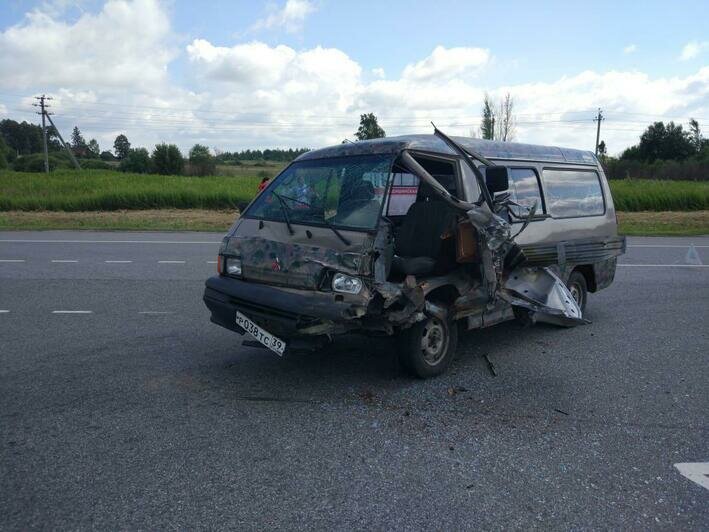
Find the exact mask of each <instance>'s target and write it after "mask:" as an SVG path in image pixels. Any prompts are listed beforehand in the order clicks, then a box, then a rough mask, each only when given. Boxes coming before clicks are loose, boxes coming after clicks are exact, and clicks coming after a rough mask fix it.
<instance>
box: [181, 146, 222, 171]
mask: <svg viewBox="0 0 709 532" xmlns="http://www.w3.org/2000/svg"><path fill="white" fill-rule="evenodd" d="M216 170H217V162H216V160H215V159H214V157H212V154H211V153H209V148H207V146H202V145H201V144H195V145H194V146H192V149H191V150H190V166H189V169H188V173H189V174H190V175H195V176H205V175H214V174H215V172H216Z"/></svg>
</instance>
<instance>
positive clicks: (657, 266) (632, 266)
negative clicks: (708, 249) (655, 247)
mask: <svg viewBox="0 0 709 532" xmlns="http://www.w3.org/2000/svg"><path fill="white" fill-rule="evenodd" d="M618 266H626V267H631V268H709V264H620V263H619V264H618Z"/></svg>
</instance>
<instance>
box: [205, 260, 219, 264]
mask: <svg viewBox="0 0 709 532" xmlns="http://www.w3.org/2000/svg"><path fill="white" fill-rule="evenodd" d="M216 263H217V261H216V260H208V261H207V264H216Z"/></svg>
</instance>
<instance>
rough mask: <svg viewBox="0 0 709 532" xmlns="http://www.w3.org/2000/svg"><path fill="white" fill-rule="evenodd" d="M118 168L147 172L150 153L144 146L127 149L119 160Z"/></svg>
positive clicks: (141, 172) (127, 170) (138, 172)
mask: <svg viewBox="0 0 709 532" xmlns="http://www.w3.org/2000/svg"><path fill="white" fill-rule="evenodd" d="M120 169H121V170H122V171H124V172H133V173H136V174H147V173H148V172H149V171H150V154H149V153H148V150H146V149H145V148H136V149H132V150H128V153H127V154H126V156H125V157H124V158H123V159H122V160H121V166H120Z"/></svg>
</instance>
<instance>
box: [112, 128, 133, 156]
mask: <svg viewBox="0 0 709 532" xmlns="http://www.w3.org/2000/svg"><path fill="white" fill-rule="evenodd" d="M113 150H114V151H115V152H116V157H118V158H119V159H125V158H126V157H127V156H128V152H129V151H130V142H128V137H126V136H125V135H123V134H121V135H118V136H117V137H116V140H114V141H113Z"/></svg>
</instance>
